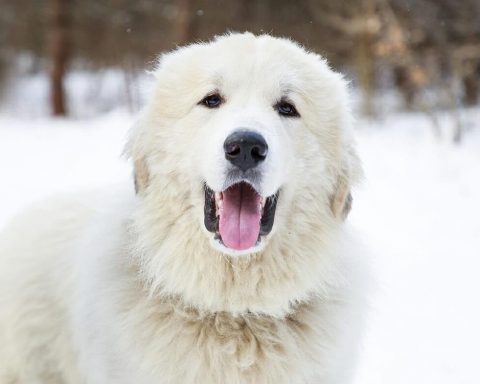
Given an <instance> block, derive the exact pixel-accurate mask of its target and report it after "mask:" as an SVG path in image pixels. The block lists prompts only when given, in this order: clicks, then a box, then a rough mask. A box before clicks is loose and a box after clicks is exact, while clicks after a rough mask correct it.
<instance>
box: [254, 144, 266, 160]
mask: <svg viewBox="0 0 480 384" xmlns="http://www.w3.org/2000/svg"><path fill="white" fill-rule="evenodd" d="M252 157H253V158H254V159H255V160H257V161H262V160H265V157H267V147H266V146H260V145H257V146H255V147H253V148H252Z"/></svg>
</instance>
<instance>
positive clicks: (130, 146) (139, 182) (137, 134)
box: [123, 119, 150, 193]
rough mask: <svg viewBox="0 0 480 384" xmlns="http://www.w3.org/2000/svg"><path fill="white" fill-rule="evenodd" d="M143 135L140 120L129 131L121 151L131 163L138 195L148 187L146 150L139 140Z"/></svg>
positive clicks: (148, 174)
mask: <svg viewBox="0 0 480 384" xmlns="http://www.w3.org/2000/svg"><path fill="white" fill-rule="evenodd" d="M143 133H144V126H143V124H142V119H140V120H139V121H138V122H137V123H136V124H135V125H134V126H133V127H132V128H131V130H130V133H129V138H128V140H127V145H126V146H125V148H124V150H123V154H124V156H125V157H127V158H129V159H131V160H132V161H133V172H134V173H133V177H134V183H135V192H136V193H139V192H141V191H143V190H145V188H146V187H147V186H148V181H149V178H150V173H149V170H148V165H147V159H146V157H145V153H146V152H147V151H146V148H145V144H144V143H143V141H142V140H141V138H142V136H143Z"/></svg>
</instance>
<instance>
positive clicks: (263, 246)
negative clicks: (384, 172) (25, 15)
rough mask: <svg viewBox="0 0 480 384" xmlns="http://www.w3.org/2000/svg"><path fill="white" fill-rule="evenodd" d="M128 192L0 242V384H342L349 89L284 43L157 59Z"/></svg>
mask: <svg viewBox="0 0 480 384" xmlns="http://www.w3.org/2000/svg"><path fill="white" fill-rule="evenodd" d="M155 77H156V84H157V85H156V88H155V91H154V92H153V94H152V97H151V99H150V102H149V104H148V105H147V107H146V109H145V110H144V112H143V114H142V115H141V117H140V119H139V122H138V124H137V125H136V126H135V127H134V128H133V130H132V133H131V136H130V139H129V143H128V145H127V153H128V154H129V156H130V157H131V158H132V160H133V163H134V164H135V184H136V193H134V192H133V187H132V188H131V190H130V189H127V188H120V189H118V188H115V189H113V188H109V189H108V190H107V191H104V192H96V193H90V194H83V195H81V196H71V197H67V198H64V199H56V200H55V201H50V202H44V203H42V204H39V205H37V206H36V207H33V208H31V209H30V210H29V211H28V212H26V213H25V214H23V216H20V217H18V218H17V219H16V220H14V221H13V222H12V223H11V224H10V226H9V227H8V228H7V230H6V231H5V232H4V233H3V234H2V237H1V238H0V383H1V384H35V383H49V384H51V383H68V384H73V383H79V384H80V383H82V384H83V383H85V384H114V383H115V384H162V383H182V384H189V383H191V384H193V383H195V384H199V383H200V384H202V383H205V384H208V383H222V384H225V383H226V384H241V383H255V384H261V383H271V384H281V383H289V384H290V383H319V384H339V383H345V382H348V381H349V379H350V376H351V372H352V367H353V360H354V355H355V352H356V350H357V344H358V335H359V333H360V328H361V325H362V316H361V312H362V309H363V296H364V293H363V291H364V288H363V285H364V284H363V281H364V280H365V279H364V278H363V277H362V276H363V272H362V271H363V268H362V264H363V263H362V260H361V256H362V255H360V254H359V253H358V250H357V248H356V246H352V244H351V240H350V239H349V237H348V235H347V234H346V230H345V224H344V219H345V217H346V215H347V213H348V210H349V208H350V203H351V195H350V188H351V186H352V184H353V183H354V182H355V181H356V180H357V179H358V178H359V176H360V174H361V170H360V165H359V160H358V159H357V156H356V154H355V151H354V148H353V143H352V137H351V132H350V129H351V125H352V121H351V113H350V110H349V97H348V94H347V85H346V82H345V80H344V79H343V78H342V76H341V75H339V74H337V73H335V72H333V71H332V70H331V69H330V68H329V67H328V65H327V63H326V62H325V61H324V60H323V59H322V58H320V57H319V56H318V55H316V54H313V53H309V52H306V51H305V50H304V49H302V48H301V47H299V46H298V45H296V44H294V43H292V42H291V41H288V40H285V39H278V38H273V37H271V36H265V35H264V36H258V37H256V36H253V35H252V34H249V33H245V34H230V35H227V36H224V37H220V38H217V39H215V40H214V41H213V42H211V43H206V44H194V45H191V46H188V47H185V48H180V49H178V50H176V51H174V52H172V53H169V54H167V55H164V56H163V57H162V58H161V60H160V63H159V65H158V68H157V70H156V71H155Z"/></svg>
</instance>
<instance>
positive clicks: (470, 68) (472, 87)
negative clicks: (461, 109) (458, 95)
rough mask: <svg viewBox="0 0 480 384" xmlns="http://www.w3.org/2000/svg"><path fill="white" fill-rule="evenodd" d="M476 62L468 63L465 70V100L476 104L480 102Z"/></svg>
mask: <svg viewBox="0 0 480 384" xmlns="http://www.w3.org/2000/svg"><path fill="white" fill-rule="evenodd" d="M475 64H476V63H467V64H466V65H465V67H466V68H464V70H463V78H462V82H463V102H464V103H465V105H468V106H474V105H477V103H478V94H479V83H480V80H479V78H478V73H477V68H476V65H475Z"/></svg>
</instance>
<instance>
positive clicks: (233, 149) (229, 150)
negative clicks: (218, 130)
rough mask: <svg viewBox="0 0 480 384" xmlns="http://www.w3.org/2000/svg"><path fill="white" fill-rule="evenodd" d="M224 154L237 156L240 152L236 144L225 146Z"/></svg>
mask: <svg viewBox="0 0 480 384" xmlns="http://www.w3.org/2000/svg"><path fill="white" fill-rule="evenodd" d="M225 152H226V154H227V155H229V156H238V155H239V154H240V152H241V149H240V145H238V144H230V145H227V146H226V148H225Z"/></svg>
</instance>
